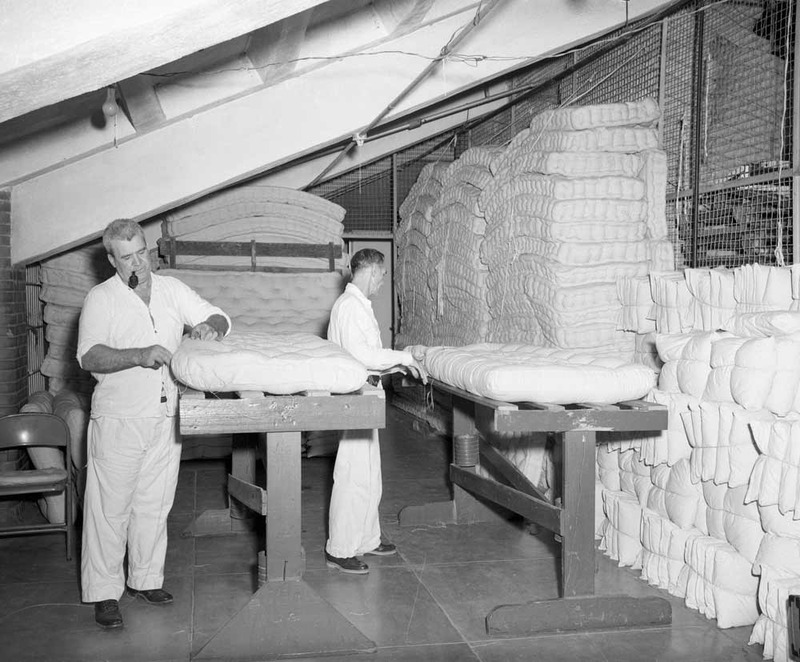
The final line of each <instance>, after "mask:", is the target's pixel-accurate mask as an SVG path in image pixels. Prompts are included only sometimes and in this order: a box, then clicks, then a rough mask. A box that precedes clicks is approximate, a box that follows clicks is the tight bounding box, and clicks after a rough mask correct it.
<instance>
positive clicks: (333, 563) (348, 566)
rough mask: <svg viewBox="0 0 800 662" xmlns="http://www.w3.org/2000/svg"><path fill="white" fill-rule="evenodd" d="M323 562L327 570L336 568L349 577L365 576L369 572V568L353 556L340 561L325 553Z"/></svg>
mask: <svg viewBox="0 0 800 662" xmlns="http://www.w3.org/2000/svg"><path fill="white" fill-rule="evenodd" d="M325 562H326V563H327V565H328V567H329V568H336V569H338V570H341V571H342V572H346V573H348V574H350V575H366V574H367V573H368V572H369V566H368V565H367V564H366V563H364V562H363V561H362V560H361V559H357V558H356V557H355V556H350V557H349V558H346V559H342V558H339V557H338V556H331V555H330V554H328V552H325Z"/></svg>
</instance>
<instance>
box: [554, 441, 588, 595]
mask: <svg viewBox="0 0 800 662" xmlns="http://www.w3.org/2000/svg"><path fill="white" fill-rule="evenodd" d="M562 452H563V458H564V460H563V462H564V464H563V473H562V476H563V478H562V485H564V486H565V487H569V489H565V490H564V492H563V494H562V495H561V499H562V506H561V507H562V509H563V510H562V515H561V532H562V533H561V538H562V540H561V576H562V578H563V580H562V581H563V584H564V585H563V586H562V593H561V595H562V596H563V597H565V598H572V597H576V596H582V595H593V594H594V463H595V433H594V431H584V430H581V431H576V432H564V433H563V443H562ZM568 477H570V479H569V480H568Z"/></svg>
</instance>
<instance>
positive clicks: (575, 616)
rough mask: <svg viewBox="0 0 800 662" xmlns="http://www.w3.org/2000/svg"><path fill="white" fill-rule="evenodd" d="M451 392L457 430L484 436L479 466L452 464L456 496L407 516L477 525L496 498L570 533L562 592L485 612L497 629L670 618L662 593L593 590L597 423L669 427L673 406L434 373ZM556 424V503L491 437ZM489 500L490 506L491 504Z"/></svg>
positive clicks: (409, 510)
mask: <svg viewBox="0 0 800 662" xmlns="http://www.w3.org/2000/svg"><path fill="white" fill-rule="evenodd" d="M432 386H433V388H436V389H439V390H440V391H443V392H446V393H448V394H450V395H451V397H452V403H453V438H454V441H455V440H456V439H457V437H459V436H460V435H475V434H477V435H478V436H479V456H480V465H481V466H483V468H484V469H486V470H488V471H489V472H490V473H492V474H493V475H494V476H496V477H497V478H498V479H499V480H495V479H493V478H489V477H485V476H482V475H479V474H478V473H477V472H476V469H475V467H474V466H459V465H458V464H456V463H455V462H453V463H452V464H451V465H450V480H451V482H452V484H453V499H452V500H450V501H442V502H434V503H428V504H424V505H421V506H407V507H405V508H404V509H402V510H401V511H400V514H399V519H400V524H401V525H407V526H413V525H419V524H435V523H438V524H441V523H445V524H448V523H449V524H468V523H474V522H479V521H487V520H492V519H496V518H497V513H496V509H494V510H493V509H492V508H491V506H490V505H491V504H496V505H499V506H501V507H502V508H503V509H505V510H506V511H511V512H514V513H517V514H519V515H522V516H523V517H525V518H526V519H527V520H530V521H531V522H534V523H536V524H538V525H540V526H542V527H544V528H546V529H548V530H550V531H552V532H553V533H554V534H556V535H557V536H558V537H560V539H561V564H560V566H561V571H560V595H561V598H559V599H558V600H544V601H537V602H532V603H527V604H525V605H502V606H498V607H496V608H495V609H493V610H492V611H491V612H490V613H489V614H488V615H487V618H486V629H487V633H488V634H495V635H497V634H519V635H525V634H531V633H536V632H542V631H548V630H550V631H553V630H555V631H559V630H573V629H583V628H603V627H632V626H636V625H653V624H664V623H669V622H671V609H670V606H669V603H668V602H667V601H666V600H662V599H661V598H639V599H634V598H629V597H626V596H615V597H613V598H612V597H597V596H595V594H594V572H595V561H594V554H595V549H594V516H595V515H594V512H595V444H596V435H595V433H596V432H597V431H644V430H664V429H666V428H667V409H666V407H664V406H662V405H657V404H653V403H649V402H644V401H642V400H636V401H631V402H621V403H618V404H615V405H592V404H589V403H587V404H575V405H567V406H561V405H547V404H537V403H509V402H501V401H497V400H491V399H489V398H484V397H481V396H477V395H474V394H472V393H469V392H467V391H463V390H461V389H458V388H455V387H452V386H449V385H448V384H445V383H443V382H439V381H436V380H433V381H432ZM532 432H546V433H552V434H553V436H554V437H555V439H556V443H557V451H558V452H559V453H560V455H561V457H560V465H561V473H560V480H561V495H560V498H559V500H556V501H555V502H550V501H549V500H548V499H546V498H545V497H544V495H543V494H541V493H540V492H539V490H537V488H536V487H535V486H534V485H533V484H532V483H531V482H530V480H528V478H527V477H526V476H525V475H523V474H522V473H521V472H520V471H519V470H518V469H517V468H516V467H515V466H514V465H513V464H512V463H511V462H509V461H508V459H506V457H505V456H504V455H503V454H502V453H501V452H500V451H498V450H497V448H495V447H494V446H493V445H492V443H491V442H492V439H493V438H494V437H496V436H497V435H503V434H509V433H532ZM487 504H488V505H487Z"/></svg>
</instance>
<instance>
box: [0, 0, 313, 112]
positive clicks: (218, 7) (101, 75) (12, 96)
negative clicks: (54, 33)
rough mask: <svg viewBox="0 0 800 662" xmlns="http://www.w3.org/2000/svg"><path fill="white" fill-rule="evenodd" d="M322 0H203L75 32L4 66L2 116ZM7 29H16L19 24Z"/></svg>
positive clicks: (0, 98) (256, 26)
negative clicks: (53, 47)
mask: <svg viewBox="0 0 800 662" xmlns="http://www.w3.org/2000/svg"><path fill="white" fill-rule="evenodd" d="M324 2H325V0H197V2H196V3H194V4H193V5H192V6H191V7H190V8H186V7H183V8H182V10H181V11H178V12H174V13H172V14H166V15H161V16H157V17H154V18H153V20H152V21H150V22H143V23H131V24H130V26H129V27H125V28H119V29H116V30H114V31H112V32H108V33H104V34H101V35H99V36H96V37H94V38H91V39H89V40H88V41H83V42H82V41H81V39H80V35H76V38H75V40H74V42H72V45H71V46H69V47H67V48H65V49H64V50H61V51H59V52H57V53H51V54H49V55H47V56H46V57H43V58H41V59H37V60H33V61H30V62H28V63H26V64H24V65H22V66H19V67H15V68H12V69H8V70H6V71H3V72H0V90H3V94H2V95H0V122H4V121H6V120H9V119H11V118H14V117H18V116H20V115H24V114H26V113H29V112H31V111H33V110H36V109H37V108H43V107H45V106H49V105H50V104H53V103H57V102H59V101H63V100H64V99H71V98H72V97H76V96H78V95H80V94H84V93H86V92H90V91H92V90H97V89H100V88H102V87H106V86H109V85H112V84H114V83H116V82H118V81H121V80H125V79H127V78H131V77H132V76H135V75H136V74H139V73H142V72H144V71H148V70H150V69H153V68H155V67H159V66H161V65H163V64H166V63H168V62H172V61H173V60H177V59H178V58H181V57H184V56H186V55H189V54H190V53H194V52H196V51H199V50H201V49H204V48H208V47H210V46H213V45H214V44H218V43H221V42H223V41H227V40H229V39H233V38H235V37H238V36H240V35H243V34H246V33H248V32H252V31H253V30H258V29H259V28H263V27H264V26H266V25H270V24H272V23H276V22H278V21H280V20H283V19H285V18H288V17H289V16H293V15H295V14H298V13H300V12H303V11H305V10H307V9H311V8H313V7H315V6H317V5H320V4H323V3H324ZM33 7H35V5H33ZM32 11H33V10H32ZM28 18H29V19H30V18H32V17H31V16H28ZM3 30H4V33H5V34H6V35H13V34H14V26H13V25H4V27H3Z"/></svg>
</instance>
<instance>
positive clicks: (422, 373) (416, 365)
mask: <svg viewBox="0 0 800 662" xmlns="http://www.w3.org/2000/svg"><path fill="white" fill-rule="evenodd" d="M405 368H406V370H408V372H409V373H410V374H411V376H412V377H413V378H414V379H417V380H419V381H421V382H422V383H423V384H427V383H428V371H427V370H425V368H423V367H422V364H421V363H420V362H419V361H417V360H416V359H414V362H413V363H409V364H408V365H407V366H405Z"/></svg>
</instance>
